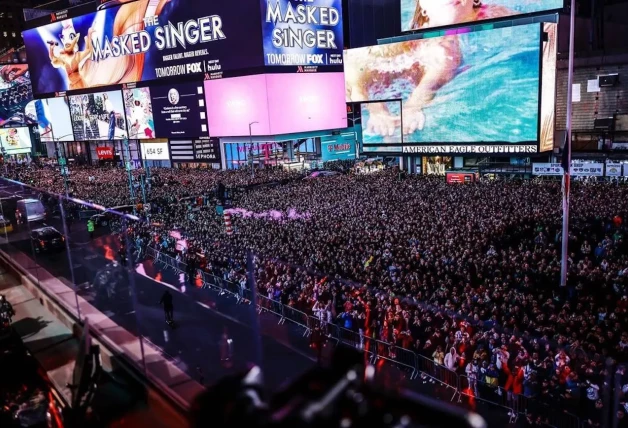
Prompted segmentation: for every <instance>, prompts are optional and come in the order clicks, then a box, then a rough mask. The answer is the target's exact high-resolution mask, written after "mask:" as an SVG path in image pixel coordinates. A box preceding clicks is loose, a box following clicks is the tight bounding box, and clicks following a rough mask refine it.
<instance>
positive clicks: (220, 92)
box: [205, 74, 271, 137]
mask: <svg viewBox="0 0 628 428" xmlns="http://www.w3.org/2000/svg"><path fill="white" fill-rule="evenodd" d="M205 96H206V100H207V122H208V125H209V134H210V135H211V136H212V137H230V136H231V137H235V136H242V135H249V124H251V125H250V129H251V133H252V134H253V135H271V132H270V121H269V119H268V100H267V98H268V97H267V93H266V76H264V75H263V74H258V75H255V76H243V77H232V78H230V79H218V80H208V81H206V82H205Z"/></svg>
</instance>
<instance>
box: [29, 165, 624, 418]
mask: <svg viewBox="0 0 628 428" xmlns="http://www.w3.org/2000/svg"><path fill="white" fill-rule="evenodd" d="M90 171H91V172H90ZM151 173H153V171H152V170H151ZM23 174H28V175H27V177H28V178H30V179H34V180H37V179H41V176H42V173H41V171H35V172H33V171H29V172H24V173H23ZM81 174H83V175H84V176H87V177H89V176H90V174H91V176H93V175H94V174H103V175H98V178H97V179H96V180H92V181H91V186H92V187H91V188H90V187H89V186H86V187H85V189H83V187H84V184H85V183H84V182H82V183H81V184H80V186H79V185H77V186H76V187H77V191H81V192H85V196H83V197H84V198H88V199H92V200H97V201H98V202H100V203H106V202H107V201H108V199H106V198H113V197H115V196H114V195H106V192H105V193H104V194H101V193H100V191H101V190H97V189H98V188H99V187H98V186H105V187H104V188H107V189H108V191H111V187H107V184H106V183H110V182H111V180H112V177H113V175H112V174H114V172H112V171H109V172H95V171H94V170H85V171H84V172H81ZM115 174H120V180H124V179H127V178H126V176H125V175H124V174H125V172H120V171H116V172H115ZM154 174H159V177H160V179H159V180H162V181H161V182H162V183H167V185H168V188H167V190H163V189H159V187H158V186H157V185H156V186H153V187H152V188H151V195H150V197H151V198H153V200H155V201H157V202H155V204H154V206H152V207H151V213H150V220H151V221H150V222H145V223H143V224H142V225H140V226H137V227H134V240H136V242H137V245H138V246H139V247H142V246H146V245H152V246H156V247H158V248H159V250H160V251H164V252H168V253H170V254H171V255H173V256H176V257H179V258H182V259H183V260H185V261H187V262H188V263H189V264H190V266H193V267H202V268H203V269H206V270H207V271H209V272H211V273H213V274H215V275H217V276H220V277H222V278H224V279H228V280H231V281H234V282H237V283H242V284H246V279H245V274H246V268H245V267H246V255H247V250H249V249H252V250H253V251H254V252H255V253H256V254H257V257H258V259H257V265H256V275H255V278H256V286H257V287H258V289H259V291H260V293H263V295H265V296H267V297H269V298H272V299H275V300H279V301H281V302H282V303H283V304H285V305H289V306H292V307H294V308H295V309H298V310H300V311H303V312H305V313H307V314H308V315H313V316H316V317H319V318H320V319H321V320H323V321H325V322H329V323H335V324H337V325H339V326H341V327H342V328H346V329H349V330H353V331H356V332H361V333H363V334H364V335H365V336H367V337H371V338H375V339H378V340H380V341H381V342H384V343H393V344H397V345H398V346H399V347H401V348H407V349H410V350H412V351H414V352H415V353H417V354H418V355H420V356H421V357H422V360H423V361H426V362H427V361H429V362H433V363H436V364H438V365H439V366H442V367H446V368H447V369H449V370H451V371H454V372H456V373H457V374H459V375H464V376H466V378H467V379H468V380H467V382H468V385H469V388H470V389H472V390H473V392H474V394H475V395H477V396H479V397H481V398H487V399H492V397H493V396H494V397H496V396H502V397H505V399H504V400H506V401H505V402H512V401H514V400H517V397H518V396H525V397H527V398H530V399H534V400H536V401H538V402H539V403H541V402H542V403H549V404H551V405H552V406H555V407H554V408H558V406H560V408H564V409H568V410H569V411H570V412H572V413H574V414H577V415H578V416H579V417H580V418H581V419H582V420H584V421H587V424H589V425H591V426H596V425H598V424H599V423H600V421H601V414H602V412H603V411H608V409H604V408H603V406H602V396H603V390H604V388H605V385H608V384H609V383H610V384H612V383H614V378H612V376H611V372H612V370H614V369H612V370H611V369H610V368H609V366H608V365H607V363H608V360H609V357H612V359H613V360H614V361H616V362H619V363H622V362H624V361H625V360H626V356H627V353H628V316H627V309H628V288H627V287H628V279H627V278H628V244H627V243H626V240H625V233H626V225H625V224H624V219H625V218H626V211H627V210H628V205H626V203H625V200H626V196H628V187H627V186H623V185H618V184H613V183H608V182H605V183H576V184H574V186H573V188H572V197H571V211H572V213H571V227H570V233H569V236H568V237H567V239H568V240H569V243H568V245H569V258H568V260H569V269H568V272H569V274H568V281H567V285H566V286H565V287H560V286H559V283H560V281H559V279H560V245H561V240H562V236H561V221H562V214H561V188H560V184H559V183H556V182H540V183H533V182H530V181H512V182H503V181H502V182H482V183H477V184H470V185H448V184H446V183H445V182H444V180H443V179H442V178H440V177H426V176H400V175H399V174H397V173H396V172H395V171H394V170H384V171H382V172H380V173H377V174H369V175H359V174H352V173H350V174H343V175H338V176H332V177H324V178H318V179H313V180H297V179H296V178H298V177H295V176H293V175H291V174H292V173H283V172H279V171H276V170H275V171H268V172H261V171H258V172H256V176H257V177H259V179H260V180H262V178H263V179H266V181H282V180H283V181H284V184H283V185H281V186H274V187H263V188H260V189H253V190H250V191H247V192H242V193H238V194H236V195H235V196H233V198H232V200H231V204H232V206H233V207H237V208H241V209H242V210H241V211H242V212H248V213H250V214H249V215H239V216H238V215H236V216H235V217H234V220H233V223H234V229H235V232H234V233H233V234H232V235H227V234H226V233H225V227H224V223H223V219H222V217H221V216H219V215H217V214H216V207H215V206H214V204H212V203H210V202H208V200H207V199H203V200H202V202H201V201H192V202H190V201H186V202H185V203H176V202H172V201H171V200H168V199H166V198H164V196H165V195H169V196H183V195H194V194H204V193H207V192H209V190H210V189H211V188H212V186H213V185H214V184H215V183H217V182H219V181H220V182H223V183H225V184H226V185H228V186H229V185H230V186H233V185H234V184H235V185H246V184H252V183H250V182H249V181H247V180H248V179H247V177H250V175H249V174H248V173H246V172H245V173H242V172H211V171H203V172H195V171H193V170H192V171H186V170H183V171H179V170H167V171H155V172H154ZM196 174H198V176H197V175H196ZM263 174H266V175H263ZM21 177H23V176H18V178H21ZM44 177H45V175H44ZM77 177H78V174H76V175H73V179H74V180H77ZM284 179H289V180H284ZM94 181H95V182H94ZM103 181H104V182H105V183H103ZM261 182H262V181H259V182H258V183H254V184H259V183H261ZM157 183H159V181H157ZM175 183H176V184H175ZM77 184H78V181H77ZM57 185H58V184H57ZM164 186H165V184H164ZM120 187H122V186H120ZM119 191H120V192H122V191H121V190H119ZM122 197H123V196H122ZM101 198H102V199H101ZM115 200H116V202H119V200H118V199H115ZM199 202H201V203H199ZM109 204H110V205H111V204H112V203H111V202H109ZM272 212H275V213H277V212H279V213H285V214H286V215H284V216H281V217H280V216H276V215H271V214H270V213H272ZM288 213H292V214H295V213H296V214H307V215H288ZM172 230H177V231H179V232H180V233H181V234H182V236H183V237H184V238H187V243H188V249H187V251H185V252H184V253H185V254H180V252H178V251H177V250H176V240H175V238H173V237H171V233H170V232H171V231H172ZM198 254H201V255H202V258H199V257H198ZM426 367H430V369H429V370H434V367H436V366H435V365H434V364H432V365H430V366H426ZM619 373H620V374H619V376H620V384H621V385H625V384H628V376H626V375H624V374H623V371H619ZM429 374H430V373H428V375H429ZM428 379H429V378H427V377H426V381H429V380H428ZM609 379H611V380H609ZM618 393H620V394H622V396H621V402H622V407H621V408H620V412H619V415H618V417H619V418H620V423H624V421H625V420H626V417H625V412H626V411H625V409H624V398H623V392H622V391H618Z"/></svg>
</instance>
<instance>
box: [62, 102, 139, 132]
mask: <svg viewBox="0 0 628 428" xmlns="http://www.w3.org/2000/svg"><path fill="white" fill-rule="evenodd" d="M68 98H69V101H70V117H71V118H72V129H73V130H74V139H75V140H77V141H93V140H122V139H124V138H128V135H127V130H126V120H125V114H124V103H123V101H122V93H121V92H120V91H109V92H97V93H94V94H85V95H74V96H71V97H68Z"/></svg>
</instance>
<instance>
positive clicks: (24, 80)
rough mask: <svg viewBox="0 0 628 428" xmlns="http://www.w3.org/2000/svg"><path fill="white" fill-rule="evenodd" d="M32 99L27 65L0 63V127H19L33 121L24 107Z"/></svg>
mask: <svg viewBox="0 0 628 428" xmlns="http://www.w3.org/2000/svg"><path fill="white" fill-rule="evenodd" d="M32 99H33V92H32V90H31V79H30V73H29V72H28V65H25V64H7V65H0V127H3V128H4V127H16V126H17V127H19V126H27V125H30V124H32V123H35V118H34V117H30V116H27V115H26V114H25V111H24V109H25V108H26V105H27V104H28V103H29V102H30V101H31V100H32Z"/></svg>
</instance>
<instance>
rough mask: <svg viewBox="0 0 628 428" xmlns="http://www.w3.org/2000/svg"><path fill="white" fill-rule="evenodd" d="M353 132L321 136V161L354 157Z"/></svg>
mask: <svg viewBox="0 0 628 428" xmlns="http://www.w3.org/2000/svg"><path fill="white" fill-rule="evenodd" d="M355 157H356V150H355V134H354V133H353V132H348V133H343V134H340V135H327V136H325V137H321V159H322V160H323V162H328V161H335V160H347V159H355Z"/></svg>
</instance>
